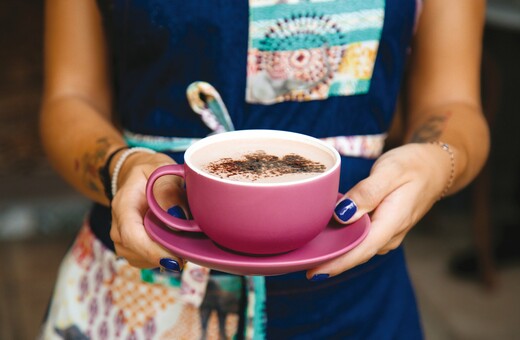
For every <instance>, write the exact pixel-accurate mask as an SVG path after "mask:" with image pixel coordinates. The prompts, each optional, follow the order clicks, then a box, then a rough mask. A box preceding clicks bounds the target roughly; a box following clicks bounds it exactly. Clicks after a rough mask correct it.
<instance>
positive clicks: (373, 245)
mask: <svg viewBox="0 0 520 340" xmlns="http://www.w3.org/2000/svg"><path fill="white" fill-rule="evenodd" d="M451 166H452V165H451V161H450V155H449V153H447V152H446V150H443V149H442V148H440V147H439V146H438V145H434V144H406V145H404V146H401V147H398V148H395V149H393V150H390V151H388V152H387V153H385V154H383V155H382V156H381V157H380V158H379V159H378V160H377V162H376V163H375V164H374V166H373V168H372V171H371V173H370V176H369V177H367V178H366V179H364V180H363V181H361V182H359V183H358V184H357V185H356V186H354V187H353V188H352V189H351V190H350V191H349V192H347V193H346V194H345V196H344V198H343V199H342V202H344V203H341V202H340V203H339V204H338V207H340V208H341V207H345V206H347V208H346V209H343V211H344V212H345V214H343V215H342V214H341V213H340V215H339V216H338V215H337V214H338V211H336V215H335V217H336V219H337V220H338V221H339V222H340V223H352V222H354V221H356V220H358V219H359V218H360V217H361V216H362V215H363V214H366V213H369V214H371V220H372V224H371V228H370V231H369V233H368V235H367V237H366V238H365V239H364V240H363V242H361V244H360V245H358V246H357V247H356V248H354V249H353V250H351V251H350V252H348V253H346V254H345V255H343V256H340V257H338V258H336V259H333V260H331V261H328V262H327V263H325V264H323V265H320V266H319V267H316V268H313V269H311V270H309V271H308V272H307V277H308V278H310V279H320V278H326V277H328V276H335V275H338V274H340V273H342V272H344V271H346V270H348V269H350V268H353V267H355V266H357V265H359V264H362V263H364V262H367V261H368V260H370V259H371V258H372V257H373V256H375V255H378V254H379V255H381V254H386V253H387V252H389V251H390V250H393V249H395V248H397V247H398V246H399V245H400V244H401V243H402V241H403V239H404V237H405V235H406V234H407V233H408V231H409V230H410V229H411V228H412V227H413V226H414V225H415V224H416V223H417V222H418V221H419V220H420V219H421V218H422V217H423V216H424V215H425V214H426V212H427V211H428V210H429V209H430V208H431V207H432V205H433V204H434V203H435V202H436V201H437V200H438V199H439V197H440V195H441V194H442V192H443V190H444V189H445V188H446V185H447V183H448V182H449V180H450V172H451ZM348 200H350V201H351V202H354V203H353V204H352V203H351V204H348V203H350V201H348ZM339 210H341V209H339ZM352 214H353V215H352ZM350 215H352V216H351V217H350V218H348V217H349V216H350ZM341 217H343V218H346V219H347V220H346V221H343V220H342V219H341ZM345 228H348V225H347V226H345Z"/></svg>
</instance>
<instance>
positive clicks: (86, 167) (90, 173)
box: [75, 137, 110, 192]
mask: <svg viewBox="0 0 520 340" xmlns="http://www.w3.org/2000/svg"><path fill="white" fill-rule="evenodd" d="M109 148H110V143H109V141H108V138H106V137H102V138H100V139H98V140H97V141H96V148H95V150H94V152H92V153H91V152H86V153H85V154H84V155H83V157H81V160H76V161H75V169H76V170H77V171H80V172H81V177H82V181H83V183H84V184H85V185H86V186H87V188H89V189H90V190H92V191H94V192H103V186H102V184H101V182H100V179H99V168H101V167H102V166H103V165H104V162H105V158H106V155H107V152H108V149H109Z"/></svg>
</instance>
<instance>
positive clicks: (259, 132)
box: [184, 129, 341, 187]
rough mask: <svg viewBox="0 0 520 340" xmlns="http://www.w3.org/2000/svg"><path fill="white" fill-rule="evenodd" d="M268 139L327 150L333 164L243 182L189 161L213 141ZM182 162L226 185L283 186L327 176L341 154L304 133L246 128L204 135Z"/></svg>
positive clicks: (191, 147) (333, 168)
mask: <svg viewBox="0 0 520 340" xmlns="http://www.w3.org/2000/svg"><path fill="white" fill-rule="evenodd" d="M255 138H256V139H259V138H260V139H264V138H265V139H268V138H276V139H285V140H290V141H296V142H303V143H306V144H309V145H311V146H312V147H315V148H318V149H321V150H323V151H326V152H328V153H329V154H330V155H331V156H333V158H334V164H333V165H332V166H331V167H330V168H329V169H327V170H326V171H324V172H322V173H319V174H317V175H316V176H312V177H309V178H304V179H299V180H291V181H287V182H243V181H237V180H231V179H226V178H220V177H218V176H215V175H211V174H209V173H207V172H205V171H203V170H202V169H200V168H199V167H198V166H196V165H194V164H193V162H192V161H191V157H192V155H193V154H194V153H196V152H197V151H199V150H200V149H202V148H204V147H206V146H208V145H210V144H212V143H214V142H224V141H230V140H244V139H255ZM184 163H185V164H186V165H187V166H188V167H189V168H190V169H191V170H192V171H193V172H195V173H197V174H198V175H200V176H203V177H205V178H208V179H210V180H212V181H216V182H222V183H225V184H228V185H234V186H247V187H283V186H290V185H297V184H303V183H309V182H314V181H317V180H320V179H321V178H323V177H327V176H329V175H330V174H331V173H333V172H334V171H335V170H336V169H337V168H338V167H339V166H340V165H341V156H340V154H339V152H338V151H337V150H336V149H335V148H334V147H333V146H332V145H330V144H328V143H326V142H324V141H322V140H320V139H318V138H315V137H312V136H308V135H305V134H301V133H297V132H291V131H283V130H269V129H248V130H236V131H229V132H223V133H219V134H215V135H211V136H208V137H205V138H203V139H201V140H199V141H197V142H195V143H193V144H192V145H191V146H190V147H189V148H188V149H187V150H186V152H185V154H184Z"/></svg>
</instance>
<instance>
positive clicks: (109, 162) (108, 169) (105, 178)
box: [98, 145, 128, 201]
mask: <svg viewBox="0 0 520 340" xmlns="http://www.w3.org/2000/svg"><path fill="white" fill-rule="evenodd" d="M125 149H128V146H126V145H125V146H118V147H113V148H112V149H111V150H109V152H108V153H107V154H108V156H107V157H106V160H105V163H104V164H103V166H102V167H101V168H99V170H98V174H99V178H100V181H101V183H102V185H103V190H104V193H105V197H106V198H107V199H108V201H111V200H112V190H111V178H112V177H111V174H112V171H113V166H114V165H113V164H114V159H115V158H117V155H118V154H120V153H121V152H122V151H123V150H125Z"/></svg>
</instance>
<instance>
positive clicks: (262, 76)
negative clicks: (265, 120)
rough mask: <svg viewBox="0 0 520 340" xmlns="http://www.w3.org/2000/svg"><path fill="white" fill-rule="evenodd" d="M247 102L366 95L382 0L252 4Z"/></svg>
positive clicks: (287, 0) (381, 19)
mask: <svg viewBox="0 0 520 340" xmlns="http://www.w3.org/2000/svg"><path fill="white" fill-rule="evenodd" d="M249 4H250V18H249V47H248V49H249V51H248V63H247V64H248V69H247V91H246V100H247V102H249V103H258V104H272V103H278V102H283V101H308V100H323V99H326V98H328V97H330V96H349V95H356V94H364V93H367V92H368V90H369V87H370V79H371V77H372V73H373V70H374V64H375V60H376V55H377V50H378V47H379V40H380V37H381V32H382V28H383V22H384V16H385V0H284V1H282V0H250V1H249Z"/></svg>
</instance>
